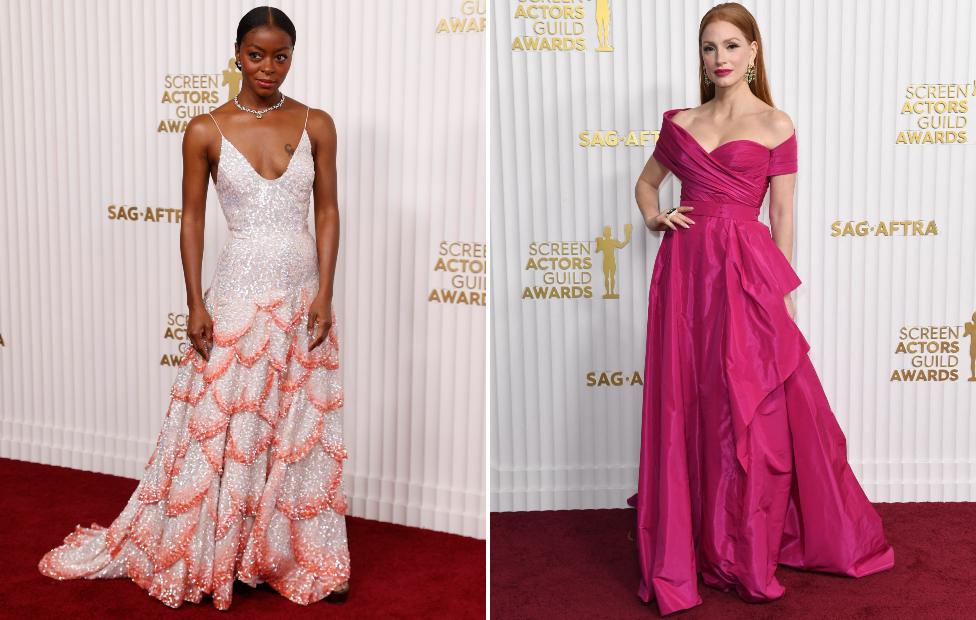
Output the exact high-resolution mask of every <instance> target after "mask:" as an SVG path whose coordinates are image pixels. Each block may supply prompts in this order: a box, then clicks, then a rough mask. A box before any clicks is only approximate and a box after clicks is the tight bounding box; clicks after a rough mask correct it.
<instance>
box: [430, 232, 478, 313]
mask: <svg viewBox="0 0 976 620" xmlns="http://www.w3.org/2000/svg"><path fill="white" fill-rule="evenodd" d="M487 256H488V254H487V246H486V244H485V243H480V242H467V241H441V242H440V243H439V244H438V246H437V260H436V261H435V262H434V275H435V276H438V277H440V278H443V279H444V280H445V281H444V282H443V283H442V286H441V287H440V288H437V287H435V288H432V289H430V294H429V295H427V301H429V302H432V303H442V304H460V305H468V306H484V305H486V304H487V301H488V296H487V293H486V291H487V286H486V285H487V277H486V273H485V272H486V270H487V267H488V262H487V260H486V258H487Z"/></svg>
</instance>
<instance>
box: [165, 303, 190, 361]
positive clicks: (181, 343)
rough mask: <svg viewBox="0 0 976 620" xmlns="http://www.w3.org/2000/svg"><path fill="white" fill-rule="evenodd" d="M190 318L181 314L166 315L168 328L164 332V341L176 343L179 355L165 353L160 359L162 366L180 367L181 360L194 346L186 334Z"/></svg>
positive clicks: (171, 313)
mask: <svg viewBox="0 0 976 620" xmlns="http://www.w3.org/2000/svg"><path fill="white" fill-rule="evenodd" d="M187 319H188V316H187V315H186V314H183V313H181V312H170V313H169V314H168V315H166V326H165V328H164V330H163V340H166V341H176V343H177V350H178V351H179V354H173V353H163V356H162V357H161V358H159V365H160V366H179V364H180V360H181V359H183V356H184V355H186V352H187V351H189V349H190V347H191V346H192V345H191V343H190V339H189V337H188V336H187V333H186V322H187Z"/></svg>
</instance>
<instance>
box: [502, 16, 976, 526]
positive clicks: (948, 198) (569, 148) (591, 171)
mask: <svg viewBox="0 0 976 620" xmlns="http://www.w3.org/2000/svg"><path fill="white" fill-rule="evenodd" d="M525 4H527V3H523V2H519V0H498V1H496V2H494V3H493V4H492V15H491V18H490V20H491V40H492V47H491V50H492V51H491V54H492V58H491V60H492V71H491V77H490V85H491V93H490V101H491V112H490V118H491V121H490V122H491V130H490V131H491V139H490V145H491V181H490V182H491V212H490V223H491V241H492V253H491V260H492V273H493V276H492V308H491V320H492V331H491V399H490V402H491V412H490V414H491V434H490V437H491V442H490V443H491V456H490V459H491V467H490V469H491V488H492V492H491V500H492V501H491V506H492V510H533V509H552V508H587V507H606V506H609V507H614V506H623V505H624V503H623V502H624V499H625V498H626V497H627V496H629V495H630V494H631V493H633V492H634V490H635V487H636V479H637V475H636V469H637V462H638V448H639V441H640V439H639V429H640V416H641V388H640V386H623V387H587V386H586V385H585V383H584V381H585V373H586V372H589V371H593V370H623V371H633V370H641V371H642V370H643V365H644V364H643V362H644V339H645V336H646V312H647V292H648V289H647V287H648V284H649V282H650V276H651V269H652V266H653V263H654V258H655V255H656V253H657V247H658V243H659V239H660V237H659V236H657V235H652V234H649V233H647V232H646V231H645V229H644V228H643V225H642V221H641V218H640V216H639V213H638V212H637V209H636V205H635V203H634V199H633V186H634V182H635V180H636V178H637V176H638V174H639V173H640V170H641V168H642V166H643V164H644V162H645V161H646V159H647V158H648V157H649V156H650V154H651V151H652V150H653V148H654V140H655V138H656V132H657V131H658V130H659V128H660V121H661V115H662V113H663V112H664V111H665V110H667V109H669V108H676V107H693V106H697V105H699V100H698V56H697V51H696V50H697V33H698V24H699V22H700V19H701V17H702V15H703V14H704V13H705V12H706V11H707V10H708V8H710V7H711V6H712V5H714V4H717V3H715V2H685V1H683V0H682V1H678V0H674V1H670V2H668V1H663V0H662V1H655V2H650V1H641V0H612V1H611V2H610V5H611V10H612V20H611V39H612V44H613V46H614V48H615V51H613V52H597V51H595V47H596V42H597V39H596V24H595V19H594V13H595V7H596V2H594V1H590V0H580V2H578V3H576V4H578V5H582V6H583V8H584V11H585V18H584V19H583V20H582V23H583V27H584V37H585V40H586V43H587V51H577V52H554V51H532V52H524V51H513V50H512V43H513V40H514V39H515V38H516V37H517V36H519V35H522V34H531V30H530V26H528V25H526V24H525V23H524V22H525V20H524V19H516V18H515V17H514V15H515V11H516V9H517V7H519V6H520V5H525ZM743 4H744V5H745V6H746V7H747V8H748V9H749V10H750V11H751V12H752V13H753V15H754V16H755V17H756V19H757V21H758V22H759V25H760V30H761V32H762V36H763V42H764V47H765V62H766V67H767V68H768V71H769V75H770V82H771V88H772V93H773V98H774V102H775V104H776V105H777V107H779V108H781V109H783V110H785V111H786V112H788V113H789V114H790V116H791V117H792V118H793V121H794V123H795V125H796V128H797V138H798V143H799V168H800V169H799V174H798V177H797V192H796V217H795V226H796V234H795V244H794V246H795V257H794V260H793V264H794V267H795V268H796V271H797V272H798V274H799V276H800V278H801V279H802V280H803V284H802V285H801V287H800V288H799V289H798V291H797V292H796V293H795V298H796V300H797V306H798V315H797V322H798V323H799V325H800V328H801V329H802V331H803V332H804V334H805V335H806V337H807V339H808V340H809V341H810V343H811V346H812V351H811V353H810V355H811V358H812V360H813V363H814V366H815V367H816V369H817V372H818V374H819V376H820V378H821V380H822V382H823V384H824V388H825V391H826V392H827V396H828V398H829V400H830V403H831V406H832V408H833V410H834V412H835V414H836V416H837V419H838V421H839V422H840V424H841V426H842V427H843V429H844V431H845V433H846V435H847V439H848V455H849V459H850V461H851V464H852V467H853V469H854V471H855V473H856V474H857V476H858V478H859V480H860V481H861V483H862V485H863V486H864V489H865V491H866V492H867V494H868V495H869V497H870V498H871V499H872V500H874V501H913V500H914V501H929V500H931V501H953V500H968V501H972V500H976V382H968V381H967V380H966V378H967V377H968V376H969V346H970V342H971V341H970V340H969V339H968V338H966V337H961V338H959V339H958V344H959V346H960V350H959V352H958V354H957V356H958V358H959V364H958V372H959V375H960V378H959V380H956V381H945V382H934V383H896V382H892V381H891V380H890V375H891V373H892V371H893V370H896V369H906V368H911V365H910V363H908V361H907V360H908V356H906V355H903V354H896V353H895V349H896V346H897V345H898V342H899V340H898V338H899V330H900V329H901V328H902V327H903V326H943V325H949V326H954V327H956V328H958V329H960V330H962V329H963V324H964V323H965V322H966V321H972V320H973V319H972V315H973V312H974V311H976V268H974V265H976V252H974V245H976V244H974V240H976V204H974V202H973V199H972V194H973V189H974V186H973V178H974V177H976V158H974V155H973V149H974V148H976V147H974V146H972V144H971V143H972V140H973V127H974V125H976V123H974V121H976V111H970V112H969V114H968V115H966V116H967V118H968V121H969V128H968V129H969V136H970V138H969V142H970V143H969V144H957V145H929V144H926V145H913V146H906V145H896V144H895V138H896V136H897V133H898V131H899V130H901V129H908V128H910V127H912V125H913V122H915V121H914V119H912V118H908V117H906V116H904V115H901V114H900V113H899V112H900V109H901V106H902V103H903V102H904V100H905V99H904V97H905V95H904V90H905V88H906V87H907V86H909V85H911V84H918V83H960V84H967V83H968V84H969V91H970V92H969V99H968V105H969V108H970V110H973V108H974V107H976V92H973V89H976V44H974V42H973V36H972V33H973V32H974V31H976V7H974V2H972V1H957V2H917V1H908V0H897V1H890V2H882V1H881V0H874V1H864V2H843V1H841V0H803V1H800V0H789V1H776V2H771V1H752V2H744V3H743ZM593 130H603V131H606V130H616V131H618V132H627V131H631V130H633V131H640V130H645V131H649V132H652V133H650V134H646V135H647V136H648V139H647V142H646V145H644V146H643V147H642V146H617V147H583V146H579V136H578V134H579V132H581V131H593ZM670 179H671V181H668V182H667V183H666V184H665V185H664V186H663V187H662V204H663V205H672V204H677V200H678V196H679V190H680V186H679V184H678V182H677V181H676V180H674V177H673V176H671V177H670ZM763 219H764V220H765V221H767V222H768V218H767V216H766V211H765V208H764V210H763ZM838 220H839V221H844V222H846V221H848V220H851V221H860V220H866V221H868V222H870V223H872V224H877V222H878V221H888V220H922V221H925V222H928V221H930V220H934V221H935V222H936V223H937V225H938V229H939V233H938V235H928V236H890V237H876V236H873V235H868V236H862V237H850V236H840V237H835V236H831V223H832V222H834V221H838ZM626 223H631V224H632V225H633V229H634V240H633V242H632V243H631V245H630V246H628V247H627V248H625V249H622V250H620V251H619V252H618V274H617V278H618V281H619V290H620V299H618V300H612V301H611V300H602V299H599V298H596V299H586V300H552V301H531V300H523V299H522V298H521V293H522V290H523V287H524V286H525V285H527V284H529V283H534V282H538V281H539V280H538V278H533V277H531V276H528V275H527V272H526V271H525V269H524V267H525V264H526V261H527V259H528V247H529V243H530V242H533V241H565V240H586V239H593V238H594V237H596V236H597V235H598V234H599V233H600V230H601V228H602V227H603V226H604V225H611V226H612V227H613V233H614V235H615V236H616V237H617V238H622V235H623V226H624V224H626ZM598 267H599V263H598V262H597V264H596V265H595V268H594V269H593V273H594V288H595V289H596V292H602V273H600V271H599V268H598ZM597 276H599V277H597ZM596 297H599V295H596Z"/></svg>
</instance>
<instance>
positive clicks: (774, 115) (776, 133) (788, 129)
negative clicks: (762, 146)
mask: <svg viewBox="0 0 976 620" xmlns="http://www.w3.org/2000/svg"><path fill="white" fill-rule="evenodd" d="M763 121H764V122H763V125H765V127H766V130H767V131H768V132H769V135H770V138H771V140H770V141H771V142H772V143H773V144H779V143H781V142H783V141H784V140H786V139H787V138H789V137H790V136H792V135H793V131H794V125H793V119H792V118H790V115H789V114H787V113H786V112H784V111H783V110H780V109H778V108H770V109H769V110H768V111H766V113H765V114H764V119H763Z"/></svg>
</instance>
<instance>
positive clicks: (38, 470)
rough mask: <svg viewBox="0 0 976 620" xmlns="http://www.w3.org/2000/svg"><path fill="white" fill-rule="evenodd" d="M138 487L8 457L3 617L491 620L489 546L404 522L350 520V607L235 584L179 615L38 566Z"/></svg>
mask: <svg viewBox="0 0 976 620" xmlns="http://www.w3.org/2000/svg"><path fill="white" fill-rule="evenodd" d="M135 487H136V481H135V480H131V479H128V478H119V477H116V476H105V475H101V474H92V473H87V472H80V471H76V470H72V469H65V468H62V467H51V466H47V465H36V464H33V463H25V462H22V461H12V460H9V459H0V493H2V498H3V506H2V514H3V515H5V517H4V518H5V519H6V520H5V521H4V523H3V528H2V530H3V533H2V539H0V558H3V560H2V562H3V564H2V567H3V575H2V576H0V617H3V618H24V619H28V618H29V619H35V618H61V619H67V618H127V619H128V618H138V619H139V620H145V619H148V618H167V619H169V620H172V619H173V618H176V617H177V616H179V617H180V618H187V617H202V616H209V617H213V618H217V617H220V618H227V617H228V615H227V614H233V615H235V616H237V617H247V618H254V617H264V616H271V615H278V616H281V617H288V618H289V620H291V619H297V618H310V617H313V616H318V617H329V618H484V617H485V543H484V541H482V540H476V539H474V538H466V537H463V536H453V535H450V534H443V533H439V532H430V531H427V530H421V529H417V528H411V527H404V526H400V525H389V524H386V523H378V522H375V521H366V520H364V519H357V518H352V517H350V518H348V519H347V526H348V531H349V552H350V555H351V556H352V580H351V581H350V584H351V586H352V589H351V590H350V592H349V598H348V600H347V601H346V603H345V604H343V605H334V604H331V603H326V602H321V601H320V602H318V603H314V604H312V605H309V606H307V607H306V606H302V605H298V604H296V603H292V602H291V601H289V600H288V599H286V598H284V597H283V596H281V595H280V594H278V593H277V592H275V591H274V590H272V589H271V588H270V587H269V586H268V585H267V584H261V585H260V586H258V587H257V588H251V587H250V586H248V585H246V584H243V583H240V582H238V583H236V584H235V586H234V600H233V602H232V603H231V607H230V609H229V610H228V611H226V612H220V611H217V610H216V609H215V608H214V607H213V604H212V602H211V600H210V598H209V597H205V598H204V599H203V601H202V602H201V603H200V604H193V603H184V604H183V606H182V607H181V608H180V609H179V610H172V609H170V608H169V607H166V606H165V605H163V604H162V603H161V602H159V601H158V600H156V599H154V598H152V597H150V596H149V595H148V594H146V593H145V591H144V590H142V589H141V588H139V587H138V586H137V585H135V584H134V583H132V582H131V581H129V580H128V579H110V580H103V579H99V580H88V579H78V580H72V581H56V580H53V579H49V578H47V577H45V576H43V575H41V574H40V573H39V572H38V571H37V562H38V560H40V559H41V556H42V555H43V554H44V553H45V552H46V551H47V550H48V549H50V548H53V547H55V546H57V545H58V544H60V543H61V541H62V539H63V538H64V537H65V536H67V535H68V534H69V533H70V532H71V530H72V529H74V526H75V524H76V523H81V524H83V525H91V522H92V521H94V522H97V523H100V524H102V525H104V526H108V525H109V523H111V520H112V519H113V518H114V517H115V516H116V515H117V514H118V513H119V512H120V511H121V510H122V508H123V507H124V505H125V502H126V500H128V498H129V495H130V494H131V493H132V491H133V490H134V489H135Z"/></svg>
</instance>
